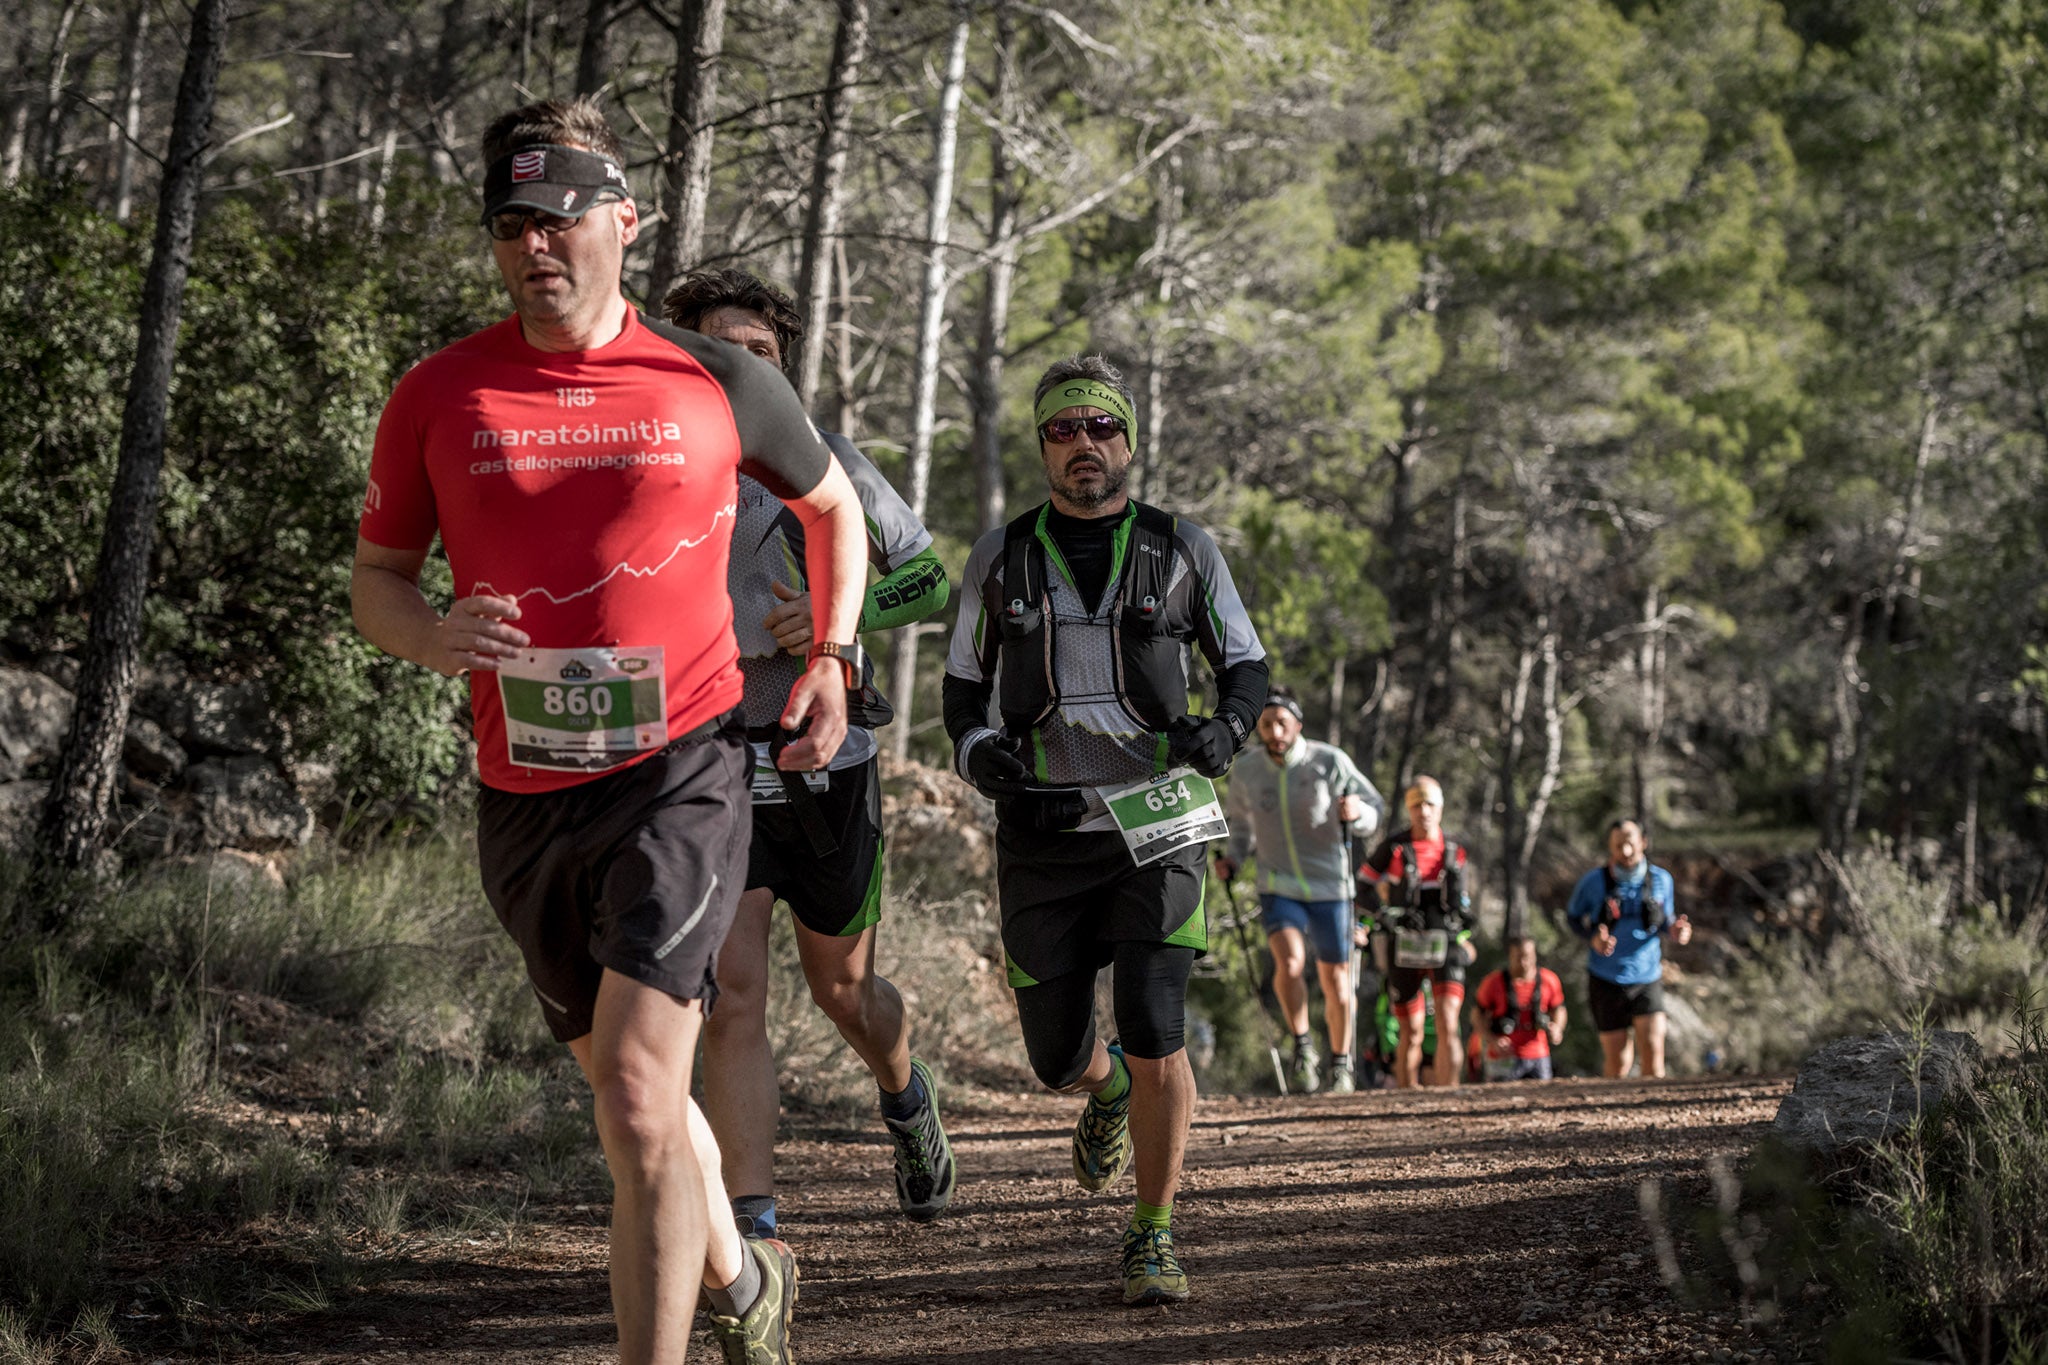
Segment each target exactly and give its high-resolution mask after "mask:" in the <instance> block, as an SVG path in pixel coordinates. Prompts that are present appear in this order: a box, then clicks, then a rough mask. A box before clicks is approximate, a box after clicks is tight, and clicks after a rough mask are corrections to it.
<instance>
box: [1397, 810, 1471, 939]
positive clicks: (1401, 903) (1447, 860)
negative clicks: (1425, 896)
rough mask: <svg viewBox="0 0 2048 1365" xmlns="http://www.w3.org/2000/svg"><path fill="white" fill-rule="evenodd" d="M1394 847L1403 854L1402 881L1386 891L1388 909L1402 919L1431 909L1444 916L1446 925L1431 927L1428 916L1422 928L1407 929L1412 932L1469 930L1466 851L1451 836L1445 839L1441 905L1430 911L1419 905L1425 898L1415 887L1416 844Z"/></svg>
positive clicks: (1439, 888)
mask: <svg viewBox="0 0 2048 1365" xmlns="http://www.w3.org/2000/svg"><path fill="white" fill-rule="evenodd" d="M1411 833H1412V831H1411ZM1394 847H1395V848H1397V849H1400V850H1401V880H1399V881H1397V882H1395V883H1393V884H1392V885H1391V886H1390V887H1388V888H1387V890H1388V893H1389V894H1387V895H1386V896H1385V897H1384V899H1385V901H1386V903H1387V905H1388V906H1390V907H1392V908H1393V909H1394V910H1396V911H1398V912H1401V916H1400V917H1401V918H1403V919H1405V918H1406V917H1407V915H1408V914H1409V913H1414V912H1423V911H1427V910H1428V909H1431V908H1435V909H1438V910H1440V911H1441V912H1442V915H1443V922H1442V923H1441V924H1440V925H1438V924H1430V923H1429V922H1428V919H1429V916H1428V915H1427V914H1424V916H1423V921H1422V922H1421V923H1419V924H1413V925H1410V926H1408V927H1410V928H1417V929H1436V928H1443V929H1468V928H1470V927H1471V916H1470V914H1469V912H1467V911H1466V909H1465V908H1464V906H1465V861H1464V859H1463V858H1462V857H1461V856H1459V855H1460V854H1462V853H1463V852H1464V850H1463V849H1461V848H1459V847H1458V845H1457V844H1456V843H1454V842H1452V840H1451V839H1450V837H1449V836H1445V838H1444V865H1443V869H1442V871H1441V872H1440V873H1439V874H1438V881H1437V896H1438V898H1439V903H1438V905H1437V906H1435V907H1427V906H1422V905H1418V904H1417V902H1418V901H1419V900H1420V899H1421V898H1422V888H1421V887H1419V886H1417V885H1416V884H1415V882H1416V876H1415V841H1414V840H1413V839H1401V840H1397V841H1396V842H1395V844H1394Z"/></svg>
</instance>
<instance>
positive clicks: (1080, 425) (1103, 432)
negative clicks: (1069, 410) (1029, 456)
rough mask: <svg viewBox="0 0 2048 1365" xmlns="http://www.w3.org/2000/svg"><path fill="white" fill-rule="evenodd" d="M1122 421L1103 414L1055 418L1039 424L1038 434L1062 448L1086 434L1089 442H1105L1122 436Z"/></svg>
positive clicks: (1119, 418)
mask: <svg viewBox="0 0 2048 1365" xmlns="http://www.w3.org/2000/svg"><path fill="white" fill-rule="evenodd" d="M1125 430H1126V428H1125V426H1124V419H1123V418H1121V417H1111V416H1109V415H1107V414H1103V415H1102V416H1098V417H1055V418H1053V419H1052V420H1051V421H1049V422H1043V423H1040V424H1039V428H1038V434H1039V435H1040V436H1042V437H1044V438H1045V439H1046V440H1048V441H1051V442H1052V443H1053V444H1054V445H1057V446H1063V445H1066V444H1067V443H1068V442H1070V441H1075V440H1078V439H1079V438H1080V435H1081V433H1082V432H1084V431H1085V432H1087V433H1088V439H1089V440H1091V441H1107V440H1111V439H1113V438H1115V437H1118V436H1121V435H1123V434H1124V432H1125Z"/></svg>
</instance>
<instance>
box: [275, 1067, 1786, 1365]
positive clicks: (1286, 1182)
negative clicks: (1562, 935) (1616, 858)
mask: <svg viewBox="0 0 2048 1365" xmlns="http://www.w3.org/2000/svg"><path fill="white" fill-rule="evenodd" d="M1784 1089H1785V1085H1784V1083H1783V1082H1773V1081H1748V1080H1686V1081H1674V1082H1669V1083H1666V1084H1663V1085H1655V1086H1650V1085H1642V1084H1634V1083H1631V1084H1601V1083H1597V1082H1558V1083H1555V1084H1551V1085H1546V1086H1531V1085H1521V1086H1492V1087H1483V1088H1472V1089H1466V1090H1461V1091H1458V1092H1456V1093H1450V1094H1445V1093H1440V1092H1423V1093H1421V1094H1418V1095H1412V1096H1398V1097H1397V1096H1394V1095H1389V1094H1374V1095H1357V1096H1348V1097H1344V1098H1332V1097H1324V1096H1310V1097H1296V1098H1290V1099H1264V1100H1261V1099H1208V1100H1203V1101H1202V1102H1201V1103H1200V1105H1199V1107H1198V1109H1197V1110H1196V1114H1195V1126H1194V1133H1193V1137H1192V1140H1191V1143H1190V1147H1189V1152H1188V1174H1187V1181H1186V1185H1185V1188H1184V1190H1183V1192H1182V1195H1181V1199H1180V1201H1179V1204H1178V1206H1177V1207H1176V1210H1175V1216H1174V1227H1175V1232H1176V1235H1177V1238H1178V1240H1179V1243H1180V1247H1181V1250H1182V1255H1183V1259H1184V1260H1185V1262H1186V1264H1187V1267H1188V1272H1189V1275H1190V1277H1191V1279H1192V1283H1193V1288H1194V1297H1193V1299H1192V1300H1191V1301H1190V1302H1188V1303H1187V1304H1184V1305H1180V1306H1177V1307H1171V1308H1153V1309H1141V1310H1136V1311H1133V1310H1128V1309H1125V1308H1123V1307H1122V1306H1121V1304H1120V1302H1119V1301H1118V1298H1117V1289H1116V1285H1115V1283H1114V1280H1113V1273H1114V1270H1115V1265H1116V1260H1115V1257H1116V1246H1117V1239H1118V1236H1119V1234H1120V1233H1121V1231H1122V1228H1123V1223H1124V1219H1125V1217H1126V1216H1127V1214H1128V1212H1129V1201H1130V1199H1131V1194H1130V1189H1129V1184H1128V1179H1126V1181H1125V1182H1124V1183H1123V1184H1121V1185H1120V1186H1119V1187H1118V1189H1117V1190H1116V1191H1115V1192H1114V1193H1112V1194H1104V1195H1084V1194H1082V1193H1081V1192H1080V1190H1079V1189H1078V1188H1077V1187H1076V1186H1075V1185H1074V1183H1073V1179H1072V1175H1071V1173H1070V1171H1069V1160H1068V1133H1069V1131H1070V1129H1071V1125H1072V1121H1073V1116H1074V1113H1075V1103H1074V1101H1071V1100H1065V1099H1060V1098H1056V1097H1050V1096H1026V1097H987V1096H985V1097H983V1101H982V1103H981V1104H979V1105H975V1104H973V1103H963V1104H960V1105H955V1106H952V1107H951V1108H950V1110H949V1127H950V1128H951V1130H952V1134H953V1141H954V1146H955V1150H956V1152H957V1154H958V1157H959V1160H960V1163H961V1168H962V1173H963V1174H962V1184H961V1190H960V1194H959V1197H958V1199H957V1200H956V1201H955V1203H954V1205H953V1209H952V1211H951V1212H950V1213H949V1214H948V1216H947V1217H945V1218H944V1219H942V1220H941V1221H940V1222H938V1223H936V1224H934V1225H931V1226H929V1227H917V1226H913V1225H911V1224H908V1223H906V1222H904V1221H903V1220H902V1219H901V1218H899V1217H898V1216H897V1214H896V1212H895V1205H894V1197H893V1194H892V1191H891V1188H890V1185H889V1183H888V1174H887V1162H888V1150H887V1149H886V1148H885V1147H884V1145H883V1143H882V1141H881V1139H880V1136H879V1134H878V1133H875V1132H870V1131H865V1130H857V1131H856V1130H821V1129H815V1128H813V1129H809V1130H804V1129H800V1130H799V1131H798V1132H797V1133H796V1134H795V1135H794V1137H793V1139H792V1140H790V1141H788V1142H787V1143H786V1144H785V1145H784V1147H783V1149H782V1151H781V1155H780V1169H781V1172H782V1180H783V1200H782V1208H783V1226H784V1233H785V1236H786V1237H787V1239H788V1240H789V1241H790V1242H791V1244H792V1245H793V1246H794V1247H795V1248H796V1250H797V1254H798V1256H799V1258H800V1261H801V1263H802V1266H803V1282H802V1283H803V1298H802V1303H801V1306H800V1308H799V1313H800V1319H799V1325H798V1329H797V1338H796V1345H797V1354H798V1358H799V1359H800V1360H801V1361H802V1362H803V1365H827V1362H852V1361H863V1362H888V1361H912V1360H931V1361H944V1362H948V1365H1026V1363H1029V1362H1076V1363H1077V1365H1079V1363H1080V1362H1089V1363H1091V1365H1092V1363H1093V1362H1111V1361H1113V1362H1117V1363H1118V1365H1136V1363H1138V1362H1146V1363H1151V1362H1169V1361H1271V1362H1281V1361H1286V1362H1303V1361H1319V1362H1320V1361H1342V1362H1352V1361H1358V1362H1366V1361H1401V1362H1419V1361H1447V1362H1480V1361H1484V1362H1503V1363H1505V1362H1511V1361H1519V1362H1531V1363H1534V1362H1542V1363H1543V1365H1550V1363H1551V1362H1578V1361H1603V1362H1605V1361H1691V1360H1702V1361H1705V1360H1724V1361H1725V1360H1731V1359H1732V1360H1738V1361H1739V1360H1745V1359H1749V1360H1766V1359H1768V1358H1769V1357H1768V1356H1767V1355H1766V1354H1765V1353H1764V1352H1763V1350H1762V1348H1761V1347H1760V1346H1759V1345H1758V1344H1757V1343H1756V1342H1755V1341H1754V1340H1753V1339H1750V1338H1748V1337H1745V1336H1744V1335H1743V1332H1742V1329H1741V1328H1740V1327H1739V1325H1738V1324H1737V1323H1736V1322H1735V1321H1734V1320H1733V1318H1732V1317H1730V1316H1727V1315H1711V1314H1706V1313H1701V1312H1695V1311H1690V1310H1685V1309H1681V1308H1680V1307H1678V1306H1677V1305H1676V1304H1675V1303H1674V1301H1673V1300H1672V1299H1671V1297H1670V1296H1669V1295H1668V1294H1667V1293H1666V1292H1665V1290H1664V1288H1663V1286H1662V1285H1661V1283H1660V1282H1659V1280H1658V1277H1657V1273H1656V1266H1655V1261H1654V1258H1653V1257H1652V1255H1651V1251H1650V1246H1649V1243H1648V1240H1647V1238H1646V1237H1645V1235H1644V1232H1643V1226H1642V1222H1641V1218H1640V1215H1639V1213H1638V1210H1637V1186H1638V1184H1639V1183H1640V1182H1641V1181H1642V1180H1643V1179H1644V1178H1645V1177H1646V1176H1658V1177H1663V1178H1664V1179H1665V1181H1666V1185H1667V1190H1668V1191H1670V1192H1673V1193H1679V1194H1691V1195H1693V1196H1694V1197H1698V1195H1699V1193H1700V1191H1701V1190H1703V1188H1704V1175H1703V1162H1704V1161H1705V1159H1706V1158H1707V1157H1709V1156H1710V1155H1712V1154H1714V1153H1717V1152H1718V1153H1739V1152H1740V1151H1742V1150H1745V1149H1746V1148H1747V1147H1748V1146H1750V1145H1751V1144H1752V1143H1753V1142H1754V1141H1755V1140H1756V1138H1757V1137H1758V1135H1759V1134H1760V1133H1761V1131H1762V1130H1763V1127H1764V1126H1765V1125H1766V1124H1767V1123H1768V1122H1769V1120H1770V1118H1771V1115H1772V1114H1773V1113H1774V1112H1775V1110H1776V1107H1777V1103H1778V1100H1779V1098H1780V1097H1781V1095H1782V1094H1783V1093H1784ZM602 1216H603V1215H602V1210H599V1209H594V1208H592V1207H590V1206H588V1205H575V1206H561V1207H547V1206H542V1207H537V1208H534V1209H532V1210H531V1211H530V1214H529V1218H528V1221H527V1222H526V1223H525V1224H524V1225H523V1227H522V1230H521V1231H520V1233H519V1235H517V1236H516V1237H515V1238H514V1239H512V1241H511V1243H510V1245H507V1244H506V1243H504V1242H503V1241H498V1242H497V1243H496V1244H495V1245H491V1246H476V1247H472V1246H464V1245H460V1244H456V1245H452V1246H447V1247H445V1248H441V1249H438V1250H437V1251H436V1252H434V1253H431V1254H427V1255H422V1256H419V1257H417V1258H416V1259H414V1260H413V1261H412V1262H411V1263H410V1264H409V1265H408V1266H407V1267H406V1268H404V1269H402V1270H400V1271H399V1272H398V1273H396V1274H394V1275H390V1276H388V1277H385V1278H382V1279H380V1281H379V1282H378V1283H377V1284H376V1285H375V1287H374V1288H369V1289H366V1290H365V1291H363V1292H360V1293H359V1294H357V1295H356V1296H355V1297H353V1298H352V1299H350V1300H349V1301H348V1302H347V1304H346V1305H345V1306H338V1307H337V1308H336V1309H335V1310H334V1311H333V1312H331V1313H329V1314H324V1315H321V1316H320V1318H319V1319H318V1320H313V1321H309V1320H302V1321H301V1322H299V1323H298V1324H296V1330H295V1331H293V1332H292V1335H293V1336H294V1337H296V1338H297V1339H296V1340H293V1341H291V1342H290V1343H289V1344H287V1343H286V1342H285V1341H282V1340H277V1339H276V1338H275V1337H273V1338H272V1341H271V1343H269V1344H271V1345H273V1346H275V1347H277V1348H280V1353H282V1351H294V1352H295V1353H296V1354H297V1357H298V1358H299V1359H301V1360H306V1361H336V1362H339V1361H344V1360H348V1361H353V1360H363V1359H384V1360H400V1359H402V1360H408V1361H416V1362H445V1363H447V1365H454V1363H455V1362H464V1363H465V1365H467V1362H483V1361H491V1362H496V1363H498V1365H527V1363H529V1362H530V1363H531V1365H541V1362H558V1361H560V1362H567V1361H578V1362H584V1361H596V1360H602V1359H608V1358H610V1352H609V1350H608V1349H607V1347H608V1343H609V1340H610V1336H611V1324H610V1321H609V1315H608V1312H607V1302H606V1290H605V1280H604V1269H603V1267H604V1241H603V1237H604V1234H603V1229H602V1227H601V1226H600V1225H599V1224H600V1219H601V1218H602ZM717 1358H718V1357H717V1352H716V1350H715V1349H714V1348H713V1347H712V1345H711V1343H710V1342H708V1341H706V1340H702V1339H701V1334H700V1339H699V1340H698V1341H696V1342H694V1343H693V1346H692V1350H691V1361H692V1365H697V1362H711V1361H716V1360H717Z"/></svg>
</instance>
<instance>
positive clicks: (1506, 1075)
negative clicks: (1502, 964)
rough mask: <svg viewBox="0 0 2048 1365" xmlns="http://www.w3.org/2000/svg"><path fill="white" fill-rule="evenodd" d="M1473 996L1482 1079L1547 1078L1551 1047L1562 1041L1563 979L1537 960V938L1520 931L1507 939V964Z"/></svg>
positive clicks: (1542, 1079) (1563, 1023) (1539, 1079)
mask: <svg viewBox="0 0 2048 1365" xmlns="http://www.w3.org/2000/svg"><path fill="white" fill-rule="evenodd" d="M1472 999H1473V1003H1474V1004H1476V1005H1477V1006H1478V1007H1479V1032H1480V1034H1481V1036H1483V1037H1484V1038H1485V1039H1486V1051H1485V1058H1484V1060H1483V1062H1482V1063H1481V1066H1482V1070H1483V1072H1484V1075H1485V1078H1486V1079H1487V1080H1489V1081H1547V1080H1550V1079H1551V1068H1550V1049H1551V1048H1553V1047H1556V1046H1557V1045H1558V1044H1560V1043H1562V1042H1563V1041H1564V1026H1565V1008H1564V983H1563V982H1561V981H1559V980H1558V979H1557V973H1556V972H1553V971H1551V970H1550V968H1548V967H1538V966H1537V965H1536V940H1535V939H1533V938H1531V937H1530V936H1529V935H1527V934H1524V935H1522V936H1521V937H1520V938H1518V939H1515V940H1513V941H1511V942H1510V943H1509V944H1508V965H1507V966H1506V968H1504V969H1503V970H1501V971H1497V972H1490V973H1488V974H1487V977H1486V979H1485V980H1484V981H1481V982H1480V983H1479V989H1478V990H1477V991H1475V992H1473V996H1472Z"/></svg>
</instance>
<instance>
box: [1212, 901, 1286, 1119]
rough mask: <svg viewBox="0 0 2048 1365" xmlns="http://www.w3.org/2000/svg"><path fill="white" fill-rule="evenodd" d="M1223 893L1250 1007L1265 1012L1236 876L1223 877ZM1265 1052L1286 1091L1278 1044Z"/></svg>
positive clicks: (1279, 1084)
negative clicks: (1241, 909)
mask: <svg viewBox="0 0 2048 1365" xmlns="http://www.w3.org/2000/svg"><path fill="white" fill-rule="evenodd" d="M1223 894H1224V895H1225V896H1227V897H1228V898H1229V899H1230V925H1231V928H1232V929H1234V930H1235V931H1236V933H1237V947H1238V951H1239V953H1240V954H1242V956H1243V957H1244V979H1245V984H1246V985H1248V986H1250V987H1251V992H1252V1008H1253V1009H1255V1010H1257V1011H1258V1012H1259V1013H1260V1014H1264V1013H1265V1012H1266V1004H1265V1001H1264V1000H1262V999H1260V998H1259V974H1258V973H1257V972H1256V971H1254V970H1252V945H1251V940H1250V939H1249V938H1247V937H1246V936H1245V930H1244V915H1243V914H1242V913H1241V912H1240V911H1239V910H1238V908H1237V878H1236V877H1235V876H1230V877H1225V878H1224V879H1223ZM1266 1053H1267V1055H1268V1056H1270V1057H1271V1058H1272V1059H1273V1083H1274V1084H1275V1085H1277V1086H1279V1087H1280V1093H1281V1094H1283V1095H1284V1094H1286V1093H1287V1068H1286V1067H1284V1066H1282V1065H1281V1064H1280V1045H1279V1044H1278V1043H1268V1044H1267V1045H1266Z"/></svg>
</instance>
